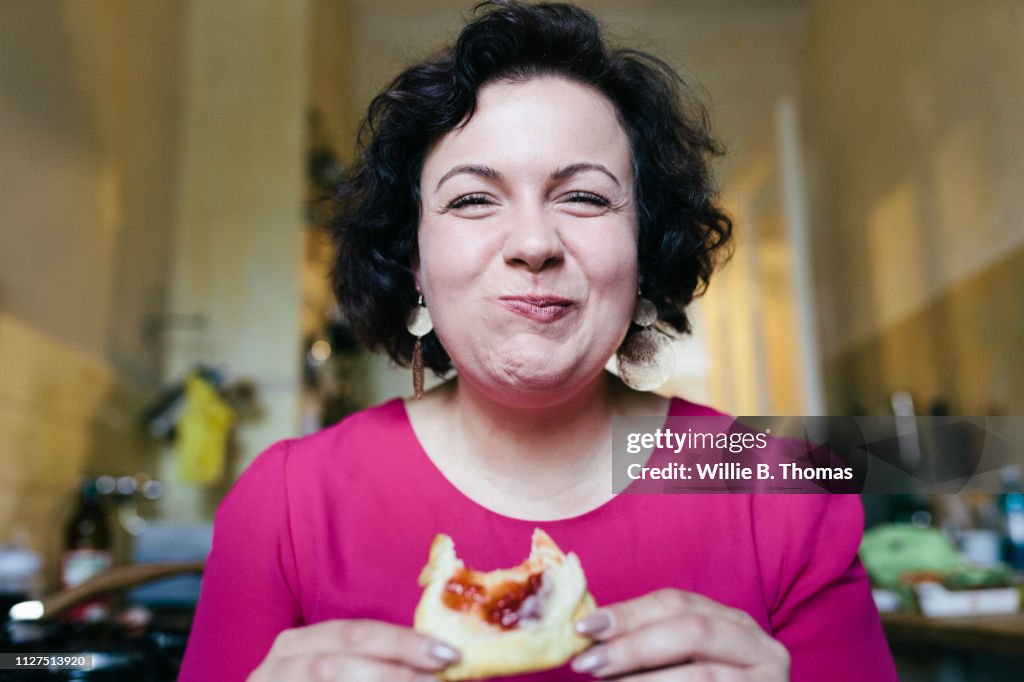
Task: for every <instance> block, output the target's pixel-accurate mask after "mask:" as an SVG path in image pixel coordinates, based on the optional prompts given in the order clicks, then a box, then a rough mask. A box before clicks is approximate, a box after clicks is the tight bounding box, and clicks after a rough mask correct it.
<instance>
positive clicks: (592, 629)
mask: <svg viewBox="0 0 1024 682" xmlns="http://www.w3.org/2000/svg"><path fill="white" fill-rule="evenodd" d="M611 624H612V617H611V615H610V614H608V613H607V612H606V611H598V612H596V613H592V614H590V615H589V616H587V617H586V618H584V619H583V620H580V621H576V632H578V633H580V634H581V635H596V634H598V633H599V632H603V631H605V630H607V629H608V626H610V625H611Z"/></svg>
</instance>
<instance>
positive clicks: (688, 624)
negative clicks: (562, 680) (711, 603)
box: [573, 612, 775, 677]
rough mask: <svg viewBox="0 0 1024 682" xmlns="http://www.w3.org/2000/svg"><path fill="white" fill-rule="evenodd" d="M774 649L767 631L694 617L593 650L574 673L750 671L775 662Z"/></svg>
mask: <svg viewBox="0 0 1024 682" xmlns="http://www.w3.org/2000/svg"><path fill="white" fill-rule="evenodd" d="M774 645H775V641H774V640H773V639H771V638H770V637H769V636H768V635H767V634H765V633H764V632H763V631H760V630H757V629H755V628H751V627H747V626H745V625H741V624H740V623H737V622H736V621H734V620H731V619H728V618H724V617H723V616H722V615H721V614H714V615H709V614H706V613H697V612H691V613H686V614H682V615H679V616H676V617H675V618H671V619H668V620H663V621H660V622H657V623H652V624H651V625H647V626H644V627H642V628H640V629H639V630H633V631H630V632H627V633H625V634H622V635H620V636H618V637H615V638H614V639H610V640H607V641H605V642H604V643H603V644H600V645H598V646H595V647H592V648H591V649H589V650H588V651H587V652H586V653H584V654H582V655H581V656H579V657H578V658H576V659H575V660H574V661H573V669H574V670H575V671H576V672H588V673H592V674H595V675H598V676H600V677H609V676H614V675H621V674H623V673H629V672H633V671H637V670H648V669H651V668H661V667H664V666H669V665H678V664H680V663H684V662H686V661H691V660H696V661H710V662H717V663H728V664H730V665H734V666H741V667H750V666H754V665H758V664H760V663H764V662H765V660H766V659H767V660H774V658H775V652H774V649H773V647H774Z"/></svg>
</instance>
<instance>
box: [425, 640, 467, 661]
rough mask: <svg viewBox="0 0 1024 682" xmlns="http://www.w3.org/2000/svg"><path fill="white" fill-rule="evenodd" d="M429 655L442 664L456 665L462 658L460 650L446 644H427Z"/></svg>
mask: <svg viewBox="0 0 1024 682" xmlns="http://www.w3.org/2000/svg"><path fill="white" fill-rule="evenodd" d="M427 653H428V654H429V655H430V656H431V657H433V658H436V659H437V660H439V661H441V662H442V663H455V662H456V661H458V660H459V659H461V658H462V654H460V653H459V651H458V649H455V648H454V647H450V646H448V645H447V644H445V643H444V642H430V643H429V644H427Z"/></svg>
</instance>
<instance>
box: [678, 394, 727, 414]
mask: <svg viewBox="0 0 1024 682" xmlns="http://www.w3.org/2000/svg"><path fill="white" fill-rule="evenodd" d="M668 416H670V417H727V416H728V415H727V414H726V413H724V412H720V411H719V410H716V409H715V408H713V407H710V406H708V405H702V404H700V403H694V402H690V401H689V400H687V399H686V398H680V397H678V396H673V397H672V398H671V399H669V404H668Z"/></svg>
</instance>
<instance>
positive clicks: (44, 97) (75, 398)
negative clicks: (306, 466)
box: [0, 0, 181, 585]
mask: <svg viewBox="0 0 1024 682" xmlns="http://www.w3.org/2000/svg"><path fill="white" fill-rule="evenodd" d="M180 27H181V11H180V7H179V6H178V5H176V4H172V3H165V2H159V1H151V2H136V1H135V0H121V1H113V2H106V3H84V2H83V3H75V2H54V1H44V2H17V3H5V5H4V7H3V20H2V21H0V102H2V112H3V113H2V115H0V148H2V149H3V150H4V151H3V153H2V154H0V472H2V473H0V542H3V541H6V540H9V539H11V536H12V535H13V533H14V530H15V529H16V528H17V527H23V528H25V529H27V530H28V531H29V542H30V544H31V546H32V548H33V549H36V550H37V551H41V552H43V554H44V555H45V556H46V558H47V560H48V565H47V579H48V583H49V584H50V585H52V584H53V583H54V582H55V577H56V562H55V557H56V554H57V552H58V551H59V548H60V547H59V545H60V535H61V532H60V529H61V528H62V527H63V525H64V523H65V522H66V520H67V517H68V516H69V515H70V514H71V513H72V507H73V490H74V485H75V482H76V479H77V478H78V476H80V475H81V474H83V473H86V472H91V473H94V474H97V473H109V474H114V475H119V474H134V473H136V472H138V471H144V470H149V471H152V469H153V466H154V452H153V446H152V444H151V443H149V442H148V440H147V439H146V438H145V437H144V436H143V435H142V434H141V433H140V432H139V429H138V416H139V410H140V405H143V404H144V403H145V400H146V399H147V398H148V397H149V395H150V394H151V392H152V390H153V388H154V387H155V385H156V384H157V382H158V381H159V378H160V375H161V372H162V367H161V362H162V358H161V354H160V346H159V343H158V338H157V337H155V336H154V331H155V329H154V327H153V324H152V323H153V321H154V317H153V316H154V315H156V314H158V313H159V312H160V311H161V310H162V308H163V304H164V301H165V299H166V295H167V289H166V286H167V281H166V280H167V276H168V274H169V259H168V252H169V246H170V244H171V241H172V240H171V237H172V229H171V227H172V224H173V223H172V214H173V206H174V187H175V179H176V172H175V168H176V161H177V154H176V149H175V145H176V135H175V133H176V125H175V121H176V118H177V115H178V111H177V109H178V103H177V98H176V95H177V83H178V71H177V62H178V59H179V52H178V43H179V38H180Z"/></svg>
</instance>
